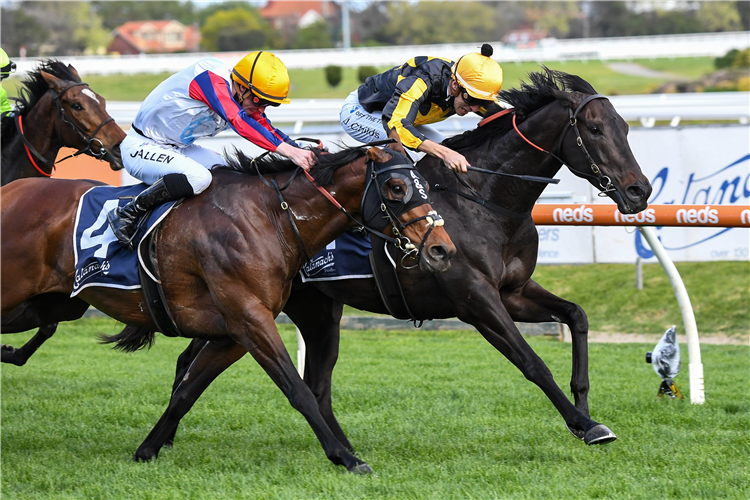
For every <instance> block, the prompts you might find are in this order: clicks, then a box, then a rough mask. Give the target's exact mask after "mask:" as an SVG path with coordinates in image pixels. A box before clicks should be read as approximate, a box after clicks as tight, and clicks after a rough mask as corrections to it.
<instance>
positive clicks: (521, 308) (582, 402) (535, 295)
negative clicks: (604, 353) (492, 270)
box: [501, 280, 589, 415]
mask: <svg viewBox="0 0 750 500" xmlns="http://www.w3.org/2000/svg"><path fill="white" fill-rule="evenodd" d="M501 295H502V300H503V304H505V308H506V309H507V310H508V312H509V313H510V315H511V317H512V318H513V320H514V321H523V322H527V323H541V322H544V321H554V322H557V323H564V324H566V325H568V327H570V334H571V340H572V345H573V368H572V374H571V378H570V390H571V391H572V393H573V397H574V398H575V404H576V408H578V409H579V410H581V411H582V412H584V413H586V415H588V414H589V403H588V393H589V351H588V332H589V322H588V318H587V317H586V313H585V312H584V311H583V309H582V308H581V306H579V305H578V304H575V303H573V302H570V301H567V300H565V299H561V298H560V297H558V296H557V295H555V294H553V293H551V292H549V291H547V290H545V289H544V288H542V287H541V285H539V283H537V282H535V281H534V280H529V281H527V282H526V283H525V284H524V286H522V287H520V288H518V289H516V290H515V291H514V292H513V293H503V294H501Z"/></svg>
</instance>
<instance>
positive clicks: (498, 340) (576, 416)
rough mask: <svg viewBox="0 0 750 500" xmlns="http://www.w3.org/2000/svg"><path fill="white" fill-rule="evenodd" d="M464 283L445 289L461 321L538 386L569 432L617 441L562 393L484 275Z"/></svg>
mask: <svg viewBox="0 0 750 500" xmlns="http://www.w3.org/2000/svg"><path fill="white" fill-rule="evenodd" d="M464 283H467V284H468V288H462V287H460V286H454V287H452V288H451V287H447V286H444V287H443V290H445V293H446V294H447V295H448V296H449V297H451V298H452V299H453V301H454V304H456V305H457V306H459V307H458V308H457V312H458V318H459V319H461V320H462V321H464V322H466V323H470V324H472V325H474V326H475V327H476V328H477V330H479V332H480V333H481V334H482V335H483V336H484V338H485V339H487V341H488V342H489V343H490V344H492V346H493V347H495V348H496V349H497V350H498V351H500V352H501V353H502V354H503V355H504V356H505V357H506V358H508V360H510V362H511V363H513V364H514V365H515V366H516V367H517V368H518V369H519V370H521V373H523V375H524V376H525V377H526V378H527V379H528V380H530V381H531V382H533V383H535V384H536V385H538V386H539V388H540V389H541V390H542V391H543V392H544V394H545V395H546V396H547V397H548V398H549V400H550V401H551V402H552V404H554V405H555V408H557V411H559V412H560V415H562V417H563V419H564V420H565V425H566V426H567V427H568V429H572V430H575V431H580V432H582V433H583V435H584V440H585V441H586V444H601V443H606V442H609V441H613V440H615V439H616V436H615V435H614V433H612V431H610V430H609V429H607V427H605V426H604V425H601V424H599V423H598V422H595V421H593V420H592V419H591V418H590V417H589V416H588V415H587V414H585V413H584V412H583V411H581V410H580V409H578V408H577V407H576V406H574V405H573V403H572V402H571V401H570V400H569V399H568V397H567V396H566V395H565V393H564V392H563V391H562V390H560V388H559V387H558V385H557V384H556V383H555V380H554V378H553V376H552V373H551V372H550V370H549V368H547V366H546V365H545V364H544V361H542V359H541V358H540V357H539V356H538V355H537V354H536V353H535V352H534V350H533V349H532V348H531V346H529V344H528V343H527V342H526V340H525V339H524V338H523V335H521V332H520V331H518V328H517V327H516V325H515V324H514V323H513V318H512V317H511V315H510V314H509V313H508V310H507V309H506V308H505V304H504V303H503V301H502V299H501V297H500V295H499V294H498V291H497V289H495V288H494V286H493V285H492V284H490V283H489V282H488V281H487V280H485V279H483V278H482V277H481V276H477V277H476V279H469V278H467V277H464Z"/></svg>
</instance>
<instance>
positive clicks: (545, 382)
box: [137, 68, 651, 458]
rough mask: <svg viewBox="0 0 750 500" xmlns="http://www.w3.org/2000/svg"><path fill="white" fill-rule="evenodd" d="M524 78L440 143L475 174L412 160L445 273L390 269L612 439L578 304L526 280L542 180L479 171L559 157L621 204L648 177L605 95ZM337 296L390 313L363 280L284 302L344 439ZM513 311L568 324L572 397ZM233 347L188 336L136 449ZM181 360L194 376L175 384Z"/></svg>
mask: <svg viewBox="0 0 750 500" xmlns="http://www.w3.org/2000/svg"><path fill="white" fill-rule="evenodd" d="M529 78H530V82H531V83H528V84H523V85H522V87H521V88H520V89H511V90H506V91H503V92H501V95H500V98H501V100H503V101H505V102H507V103H509V104H510V105H511V106H513V108H514V109H513V112H512V113H506V114H500V113H498V114H497V115H495V116H493V117H490V118H488V119H486V120H484V122H483V124H482V125H481V126H480V127H478V128H477V129H475V130H472V131H469V132H466V133H464V134H463V135H459V136H456V137H454V138H451V139H449V140H448V141H447V142H446V145H447V146H449V147H450V148H452V149H454V150H457V151H459V152H461V153H462V154H463V155H464V156H465V157H466V158H467V160H468V161H469V162H470V164H471V165H472V166H473V167H475V168H477V169H481V170H484V172H482V171H477V170H473V171H469V173H467V174H463V175H460V176H459V175H457V174H454V173H453V172H451V171H449V170H448V169H446V168H444V167H443V166H441V165H440V164H439V160H437V159H435V158H433V157H430V156H427V157H425V158H424V159H423V160H422V161H420V162H419V164H418V168H419V170H420V172H422V174H423V175H424V176H425V177H426V178H427V179H428V180H429V182H430V185H431V186H432V188H433V189H432V200H433V205H434V206H435V207H436V208H437V209H438V210H439V211H440V213H441V214H442V215H444V216H445V217H446V220H448V221H449V232H450V235H451V238H452V240H453V241H454V242H455V243H456V247H457V253H456V255H455V256H454V258H453V259H452V261H451V262H452V266H451V269H450V270H449V271H448V272H446V273H444V274H439V275H437V274H435V275H429V276H428V275H421V274H419V273H415V272H411V271H408V270H404V269H399V276H400V280H401V283H402V287H403V290H404V295H405V296H406V297H407V302H408V307H409V309H410V310H411V312H412V313H413V315H414V316H415V319H420V320H426V319H438V318H452V317H458V318H459V319H461V320H462V321H464V322H466V323H469V324H471V325H473V326H474V327H475V328H476V329H477V330H478V331H479V332H480V333H481V334H482V335H483V336H484V338H485V339H486V340H487V341H488V342H489V343H490V344H491V345H492V346H493V347H495V348H496V349H497V350H498V351H500V352H501V353H502V354H503V355H504V356H505V357H506V358H508V360H510V362H511V363H513V364H514V365H515V366H516V367H518V369H519V370H521V372H522V373H523V374H524V376H525V377H526V378H527V379H528V380H530V381H532V382H533V383H535V384H536V385H537V386H539V388H540V389H541V390H542V391H543V392H544V394H545V395H546V396H547V397H548V398H549V399H550V401H551V402H552V404H553V405H554V406H555V408H557V410H558V411H559V412H560V414H561V415H562V417H563V419H564V421H565V424H566V426H567V427H568V429H569V430H570V432H571V433H573V435H574V436H576V437H577V438H579V439H582V440H584V441H585V442H586V443H587V444H596V443H606V442H609V441H612V440H614V439H616V436H615V434H614V433H613V432H612V431H610V430H609V429H608V428H607V427H606V426H604V425H601V424H599V423H597V422H595V421H594V420H592V419H591V418H590V415H589V408H588V399H587V397H588V392H589V379H588V345H587V334H588V320H587V318H586V314H585V313H584V311H583V309H582V308H581V307H580V306H578V305H577V304H574V303H572V302H569V301H567V300H564V299H561V298H559V297H557V296H555V295H554V294H552V293H550V292H548V291H547V290H545V289H543V288H542V287H541V286H540V285H539V284H538V283H536V282H535V281H534V280H533V279H531V276H532V274H533V272H534V268H535V266H536V260H537V247H538V234H537V231H536V227H535V225H534V221H533V220H532V218H531V209H532V208H533V206H534V203H535V202H536V200H537V199H538V198H539V196H540V195H541V193H542V191H543V189H544V185H543V184H540V183H534V182H528V181H527V180H524V179H521V178H512V177H507V176H503V175H490V174H488V173H487V172H486V171H488V170H489V171H491V172H495V173H505V174H527V175H535V176H542V177H553V176H554V175H555V174H556V173H557V172H558V171H559V170H560V168H561V166H562V164H563V160H564V161H565V164H566V165H567V166H568V169H569V170H570V171H571V172H572V173H573V174H575V175H578V176H582V177H585V178H587V179H588V180H589V182H591V184H593V185H594V186H595V187H597V188H598V189H600V190H601V191H602V192H603V193H606V195H607V196H609V197H610V198H612V199H613V200H614V201H615V202H616V203H617V205H618V208H619V209H620V211H621V212H622V213H636V212H640V211H642V210H644V209H645V208H646V206H647V200H648V197H649V195H650V193H651V185H650V184H649V182H648V179H646V177H645V176H644V175H643V174H642V173H641V169H640V167H639V165H638V163H637V161H636V160H635V158H634V157H633V154H632V152H631V150H630V146H629V145H628V140H627V132H628V125H627V123H626V122H625V121H624V120H623V119H622V117H620V115H618V114H617V112H616V111H615V109H614V108H613V107H612V104H611V103H610V102H609V100H607V99H606V98H604V96H601V95H598V94H596V91H595V90H594V89H593V88H592V87H591V85H589V84H588V83H587V82H586V81H584V80H583V79H581V78H580V77H577V76H574V75H569V74H566V73H562V72H557V71H551V70H549V69H547V68H544V72H540V73H532V74H530V75H529ZM515 125H517V129H514V127H515ZM344 304H347V305H350V306H352V307H354V308H357V309H361V310H365V311H370V312H375V313H382V314H389V312H388V309H387V308H386V306H385V305H384V304H383V301H382V300H381V298H380V294H379V293H378V291H377V289H376V286H375V281H374V280H373V279H355V280H342V281H320V282H312V283H311V282H307V283H305V284H302V283H296V284H295V286H294V288H293V290H292V294H291V296H290V297H289V300H288V302H287V303H286V305H285V306H284V312H286V313H287V315H288V316H289V317H290V318H291V319H292V320H293V321H294V323H295V324H296V325H297V327H298V328H299V330H300V332H301V334H302V336H303V338H304V340H305V344H306V358H305V373H304V380H305V383H306V384H307V385H308V386H309V387H310V389H311V390H312V392H313V394H315V397H316V398H317V401H318V405H319V406H320V411H321V413H322V414H323V415H324V416H325V417H326V419H327V420H328V423H329V426H330V427H331V429H335V430H336V432H337V434H336V436H337V438H338V440H339V441H340V442H341V443H344V444H345V445H346V446H347V447H348V448H350V449H352V446H351V444H350V443H349V441H348V439H347V438H346V436H345V435H344V432H343V431H342V430H341V428H340V426H339V424H338V423H337V422H336V418H335V417H334V415H333V411H332V409H331V378H332V372H333V368H334V365H335V363H336V359H337V356H338V345H339V322H340V320H341V315H342V310H343V305H344ZM514 321H521V322H532V323H533V322H549V321H555V322H561V323H565V324H567V325H568V326H569V327H570V330H571V334H572V347H573V367H572V377H571V383H570V387H571V390H572V392H573V396H574V399H575V405H574V404H572V403H571V402H570V400H569V399H568V398H567V397H566V395H565V394H564V393H563V391H561V390H560V389H559V387H558V386H557V384H556V383H555V381H554V380H553V378H552V374H551V373H550V371H549V369H548V368H547V366H546V365H545V364H544V362H543V361H542V360H541V359H540V358H539V357H538V356H537V355H536V353H535V352H534V351H533V350H532V349H531V347H530V346H529V345H528V344H527V343H526V341H525V340H524V338H523V336H522V335H521V333H520V332H519V331H518V328H517V327H516V326H515V324H514ZM242 354H244V348H243V347H242V346H241V345H238V344H236V343H231V342H230V343H226V344H224V345H219V344H216V343H214V342H208V343H206V342H205V341H201V340H197V339H195V340H193V341H192V343H191V345H190V346H189V347H188V349H186V350H185V352H184V353H183V354H182V355H181V356H180V358H179V360H178V364H177V377H176V380H175V384H174V386H173V387H174V393H173V396H172V400H171V401H170V403H169V406H168V409H167V412H166V413H165V416H164V417H162V420H160V421H159V423H158V424H157V426H156V427H155V428H154V430H153V431H152V432H151V435H149V437H147V438H146V440H145V441H144V443H143V444H142V445H141V447H140V448H139V449H138V452H137V454H139V456H140V457H141V458H150V456H155V453H154V452H153V450H154V448H155V447H156V446H160V445H161V443H159V442H156V441H154V439H153V438H152V436H154V435H156V434H158V433H159V432H165V428H167V427H168V430H169V431H170V432H171V435H170V437H169V438H168V440H167V441H166V442H168V443H171V442H172V440H173V439H174V434H175V432H176V429H177V426H178V423H179V421H178V420H175V418H176V416H178V415H184V414H185V413H186V412H187V411H188V410H189V408H190V407H191V406H192V404H194V402H195V401H196V400H197V398H198V397H199V396H200V394H201V393H202V392H203V391H204V390H205V389H206V387H207V386H208V384H209V383H210V381H211V380H213V379H214V378H216V377H217V376H218V375H219V374H220V373H221V372H222V371H223V370H225V369H226V368H228V367H229V366H230V365H231V364H232V363H234V362H235V361H236V360H237V359H239V358H240V357H241V356H242ZM188 367H190V368H189V373H190V376H191V381H194V383H190V382H187V383H184V382H183V383H180V381H181V380H182V378H183V376H184V375H185V374H186V373H188ZM157 451H158V448H157ZM149 453H151V455H150V456H149Z"/></svg>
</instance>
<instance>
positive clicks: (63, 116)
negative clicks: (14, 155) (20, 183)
mask: <svg viewBox="0 0 750 500" xmlns="http://www.w3.org/2000/svg"><path fill="white" fill-rule="evenodd" d="M81 85H86V86H87V87H88V84H87V83H84V82H80V83H73V84H71V85H68V86H67V87H65V88H64V89H63V90H62V92H60V93H59V94H58V93H57V92H55V91H54V90H53V89H50V90H49V91H50V93H51V94H52V100H53V101H54V102H55V104H56V105H57V139H58V141H59V142H60V143H62V123H63V122H65V123H67V124H68V125H70V126H71V127H73V130H75V132H76V133H77V134H78V136H79V137H80V138H81V139H83V140H84V142H85V143H86V147H84V148H82V149H79V150H78V151H76V152H75V153H73V154H71V155H69V156H66V157H65V158H63V159H61V160H59V161H56V162H52V163H50V162H48V161H47V160H46V159H45V158H44V156H42V155H41V154H40V153H39V152H38V151H37V150H36V149H34V146H32V145H31V143H30V142H29V141H28V139H26V136H25V135H24V133H23V123H22V121H21V113H17V114H16V120H15V121H16V129H17V130H18V133H19V135H20V137H21V140H22V141H23V144H24V147H25V148H26V153H27V154H28V156H29V160H31V164H32V165H34V168H36V169H37V170H38V171H39V173H41V174H42V175H43V176H45V177H50V176H51V175H52V173H51V172H50V173H49V174H48V173H47V172H45V171H44V170H42V169H41V168H39V166H37V164H36V162H35V161H34V156H35V157H36V158H37V160H39V162H40V163H42V164H43V165H44V166H46V167H51V168H50V170H54V168H55V165H56V164H57V163H60V162H61V161H64V160H67V159H68V158H74V157H76V156H78V155H80V154H89V155H90V156H92V157H94V158H96V159H97V160H102V159H104V157H105V156H107V155H108V154H109V152H108V151H107V149H106V148H105V147H104V143H102V141H100V140H99V139H96V138H95V136H96V134H98V133H99V131H100V130H101V129H102V127H104V125H106V124H107V123H109V122H111V121H114V118H112V117H111V116H110V117H109V118H107V119H106V120H104V121H103V122H101V123H100V124H99V126H98V127H96V129H94V131H93V132H92V133H91V134H90V135H88V136H87V135H86V131H85V130H83V129H82V128H81V127H79V126H78V124H77V123H75V122H74V121H73V119H72V118H70V116H68V114H67V113H66V112H65V108H63V105H62V102H60V98H61V97H62V96H63V95H64V94H65V92H67V91H68V90H70V89H71V88H73V87H78V86H81ZM96 143H98V144H99V152H98V153H97V152H96V151H94V150H93V149H92V148H91V146H92V145H94V144H96ZM32 155H33V156H32Z"/></svg>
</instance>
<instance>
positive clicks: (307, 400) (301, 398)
mask: <svg viewBox="0 0 750 500" xmlns="http://www.w3.org/2000/svg"><path fill="white" fill-rule="evenodd" d="M238 296H239V297H242V296H243V294H239V295H238ZM222 305H223V306H224V307H223V311H222V315H223V316H224V318H225V320H226V322H227V330H228V331H229V332H230V335H231V336H232V337H233V338H235V339H236V340H237V341H238V342H242V344H243V345H244V346H245V348H246V349H247V350H248V351H249V352H250V354H252V356H253V358H255V360H256V361H257V362H258V364H259V365H260V366H261V367H262V368H263V369H264V370H265V371H266V373H267V374H268V376H269V377H271V380H273V381H274V383H275V384H276V385H277V386H278V387H279V389H281V391H282V392H283V393H284V395H285V396H286V397H287V399H288V400H289V403H290V404H291V405H292V407H293V408H294V409H295V410H297V411H298V412H300V413H301V414H302V415H303V416H304V417H305V419H306V420H307V422H308V424H309V425H310V427H311V428H312V430H313V432H315V435H316V436H317V438H318V441H319V442H320V444H321V446H322V447H323V450H324V451H325V454H326V456H327V457H328V459H329V460H330V461H331V462H333V463H334V464H336V465H343V466H344V467H346V469H347V470H348V471H349V472H354V473H360V474H361V473H369V472H371V471H372V469H371V468H370V466H369V465H367V464H366V463H365V462H363V461H361V460H359V459H358V458H356V457H355V456H354V455H352V454H351V453H350V452H349V450H347V449H346V446H345V445H344V444H342V443H341V442H340V441H339V440H338V439H336V436H335V435H334V434H333V431H331V429H330V427H328V423H327V422H326V421H325V419H324V418H323V415H322V414H321V413H320V410H319V408H318V402H317V401H316V400H315V396H314V395H313V393H312V391H311V390H310V388H309V387H307V385H305V382H304V381H303V380H302V378H300V376H299V373H297V369H296V368H295V367H294V363H293V362H292V359H291V358H290V357H289V353H288V352H287V350H286V347H285V346H284V342H283V341H282V340H281V336H280V335H279V331H278V329H277V328H276V323H275V322H274V318H273V315H272V314H271V311H269V310H268V309H267V308H265V307H264V306H262V305H260V304H255V305H254V306H255V307H253V305H249V306H247V307H246V308H244V309H234V308H233V309H232V310H233V311H238V310H240V311H242V314H239V315H238V314H236V313H235V314H232V313H231V312H230V311H229V310H228V309H227V305H228V304H227V303H223V304H222ZM235 307H238V305H237V304H235Z"/></svg>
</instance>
